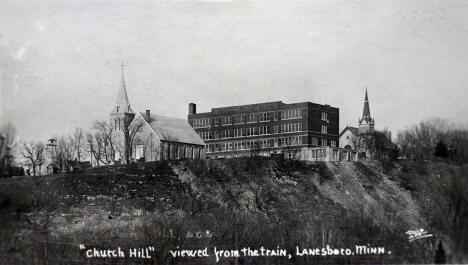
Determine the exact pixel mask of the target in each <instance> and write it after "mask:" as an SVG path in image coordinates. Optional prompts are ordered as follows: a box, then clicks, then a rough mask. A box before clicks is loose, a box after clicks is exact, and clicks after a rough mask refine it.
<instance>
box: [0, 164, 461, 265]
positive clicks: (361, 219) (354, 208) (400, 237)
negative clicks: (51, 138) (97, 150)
mask: <svg viewBox="0 0 468 265" xmlns="http://www.w3.org/2000/svg"><path fill="white" fill-rule="evenodd" d="M457 170H459V169H458V167H457V166H455V165H450V164H447V163H444V162H441V161H439V162H436V163H433V162H431V163H429V162H425V163H424V162H423V163H417V164H416V163H412V162H398V163H393V164H385V165H382V164H381V163H380V162H376V161H365V162H357V163H305V162H298V161H285V160H274V159H270V158H239V159H229V160H204V161H201V160H199V161H173V162H170V163H167V162H160V163H159V162H155V163H143V164H136V165H129V166H109V167H100V168H94V169H90V170H88V171H86V172H83V173H80V174H63V175H54V176H43V177H35V178H30V177H29V178H23V179H18V180H11V179H10V180H2V181H1V182H0V214H1V222H2V224H4V225H3V227H2V229H0V239H1V240H0V242H1V243H0V253H5V255H3V256H1V257H0V264H34V263H35V264H44V261H45V260H47V261H48V264H86V262H88V263H90V264H101V263H102V264H109V263H110V262H112V263H113V264H119V263H121V264H141V263H148V264H214V263H216V260H215V257H214V255H211V256H210V257H208V258H183V257H178V258H174V257H172V256H171V254H170V252H169V250H176V249H177V247H179V249H189V248H192V249H193V248H204V247H208V248H209V251H211V250H212V248H213V247H215V246H216V247H217V249H220V248H223V249H241V248H243V247H251V248H260V247H262V246H263V247H265V248H270V249H276V248H277V247H280V248H284V249H287V250H288V253H292V254H293V253H296V247H297V246H299V247H300V248H315V247H318V248H322V247H325V246H326V245H327V244H328V245H330V246H331V247H343V248H345V247H352V248H354V245H367V244H369V245H370V246H380V247H385V250H386V254H384V255H356V256H327V257H322V256H321V257H318V256H296V255H292V257H291V259H288V258H285V257H275V258H272V257H241V258H239V259H238V260H235V259H233V258H225V259H221V260H220V261H219V262H218V264H233V263H234V262H238V264H310V263H320V264H323V263H348V262H351V263H403V262H405V263H430V262H433V259H434V255H435V252H436V249H437V241H436V238H437V240H438V239H441V240H443V242H444V246H445V245H446V246H445V248H446V252H447V253H446V255H447V257H448V258H449V259H450V260H449V261H450V262H463V261H465V262H466V256H464V254H466V253H464V252H463V251H462V249H463V246H464V245H463V244H466V242H461V243H460V241H459V240H458V237H457V234H458V235H459V234H460V233H462V235H463V233H466V232H467V230H466V227H462V228H461V230H460V228H459V226H458V227H455V226H456V225H455V224H452V220H451V219H452V218H451V215H450V209H451V207H450V205H451V204H450V200H451V198H450V196H447V193H446V192H445V191H447V190H448V189H443V188H442V189H441V187H443V186H444V185H446V184H447V183H452V182H448V181H447V180H449V179H452V178H453V177H455V176H457V174H459V172H458V171H457ZM462 176H463V173H462ZM444 192H445V193H444ZM436 206H437V209H436V208H435V207H436ZM462 207H466V206H462ZM464 209H465V208H464ZM458 218H459V219H460V217H458ZM463 218H466V216H465V217H462V219H461V220H462V221H463V220H464V219H463ZM454 227H455V228H454ZM419 228H424V229H426V230H428V231H429V232H431V233H433V234H435V236H434V237H430V238H424V239H420V240H415V241H412V242H408V235H406V234H405V232H406V231H408V230H416V229H419ZM456 229H458V230H456ZM207 231H209V232H207ZM454 233H455V234H454ZM45 241H47V243H44V242H45ZM79 244H85V245H86V247H89V246H95V247H99V248H116V247H122V248H135V247H146V246H154V247H155V251H154V252H153V253H152V258H151V259H145V260H143V259H139V260H136V259H123V258H116V259H113V260H108V259H85V258H84V253H83V251H81V252H80V249H79V248H78V245H79ZM388 252H390V253H388ZM211 254H212V253H211ZM464 259H465V260H464ZM100 262H101V263H100Z"/></svg>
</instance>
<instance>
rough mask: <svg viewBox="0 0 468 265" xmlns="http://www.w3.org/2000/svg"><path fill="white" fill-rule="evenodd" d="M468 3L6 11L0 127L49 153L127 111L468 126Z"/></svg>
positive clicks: (45, 4) (1, 36) (41, 4)
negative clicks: (439, 121) (325, 107)
mask: <svg viewBox="0 0 468 265" xmlns="http://www.w3.org/2000/svg"><path fill="white" fill-rule="evenodd" d="M467 13H468V1H462V0H460V1H450V0H447V1H440V0H439V1H431V0H423V1H332V0H330V1H324V0H319V1H278V2H276V1H268V2H260V1H257V2H245V1H204V2H194V1H190V2H188V1H177V2H172V1H171V2H154V1H131V2H130V1H57V2H52V1H2V2H0V121H2V122H4V121H8V120H9V121H11V122H12V123H13V124H14V125H15V127H16V131H17V134H18V136H19V137H20V139H22V140H30V139H34V140H40V141H45V140H47V139H49V138H50V137H51V136H52V135H64V134H69V133H71V132H72V131H73V129H74V128H75V127H81V128H85V129H88V128H90V127H91V125H92V123H93V121H94V120H107V119H108V114H109V113H110V111H111V110H112V108H113V105H114V103H115V101H116V97H117V90H118V87H119V84H120V75H121V71H120V64H121V63H122V61H123V62H124V64H125V68H124V72H125V81H126V86H127V90H128V95H129V99H130V103H131V105H132V108H133V109H134V110H138V111H145V110H146V109H150V110H151V112H152V113H157V114H160V115H167V116H173V117H178V118H183V119H186V117H187V113H188V103H190V102H194V103H196V104H197V111H198V112H207V111H210V109H211V108H215V107H223V106H232V105H243V104H251V103H260V102H269V101H283V102H284V103H294V102H303V101H311V102H316V103H322V102H323V103H326V104H330V105H332V106H334V107H338V108H339V109H340V130H342V129H344V128H345V127H346V126H347V125H350V126H356V125H357V121H358V118H359V117H360V116H361V115H362V108H363V100H364V94H365V90H366V88H367V89H368V93H369V100H370V110H371V115H372V116H373V117H374V118H375V121H376V128H377V129H383V128H385V127H388V128H389V129H390V130H392V132H393V133H394V135H395V134H396V132H397V131H398V130H401V129H404V128H405V127H407V126H410V125H412V124H414V123H417V122H419V121H421V120H425V119H430V118H432V117H440V118H445V119H449V120H451V121H453V122H456V123H460V124H467V123H468V116H467V115H466V113H468V109H467V106H466V105H467V104H466V103H465V102H466V99H467V98H468V82H467V81H468V67H467V62H468V45H467V41H468V18H467V16H466V14H467Z"/></svg>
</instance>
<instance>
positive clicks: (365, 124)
mask: <svg viewBox="0 0 468 265" xmlns="http://www.w3.org/2000/svg"><path fill="white" fill-rule="evenodd" d="M374 125H375V121H374V119H373V118H372V117H371V114H370V109H369V97H368V96H367V89H366V96H365V98H364V109H363V111H362V118H360V119H359V133H360V134H373V133H374Z"/></svg>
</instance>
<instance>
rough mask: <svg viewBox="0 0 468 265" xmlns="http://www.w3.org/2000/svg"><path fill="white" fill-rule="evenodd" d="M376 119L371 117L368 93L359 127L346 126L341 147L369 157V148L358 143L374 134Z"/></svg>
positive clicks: (341, 136)
mask: <svg viewBox="0 0 468 265" xmlns="http://www.w3.org/2000/svg"><path fill="white" fill-rule="evenodd" d="M374 126H375V120H374V118H372V117H371V113H370V108H369V96H368V94H367V89H366V95H365V97H364V108H363V111H362V117H361V118H359V120H358V127H353V126H346V128H344V129H343V131H342V132H341V133H340V138H339V143H340V148H344V149H353V150H356V151H358V152H360V153H362V154H363V153H365V154H366V156H367V157H369V156H370V155H371V154H370V152H369V150H365V149H363V148H361V146H362V145H361V144H360V143H358V141H360V140H361V139H362V138H363V137H364V136H372V135H373V134H374V132H375V131H374Z"/></svg>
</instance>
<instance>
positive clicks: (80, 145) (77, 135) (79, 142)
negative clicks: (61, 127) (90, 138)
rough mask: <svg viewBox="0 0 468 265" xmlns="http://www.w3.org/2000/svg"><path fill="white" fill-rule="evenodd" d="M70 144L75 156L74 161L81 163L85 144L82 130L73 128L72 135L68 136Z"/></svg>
mask: <svg viewBox="0 0 468 265" xmlns="http://www.w3.org/2000/svg"><path fill="white" fill-rule="evenodd" d="M70 142H71V144H72V146H73V151H74V153H75V154H76V159H77V160H78V161H81V158H82V155H83V152H84V144H85V133H84V131H83V129H81V128H75V131H74V132H73V135H71V136H70Z"/></svg>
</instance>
